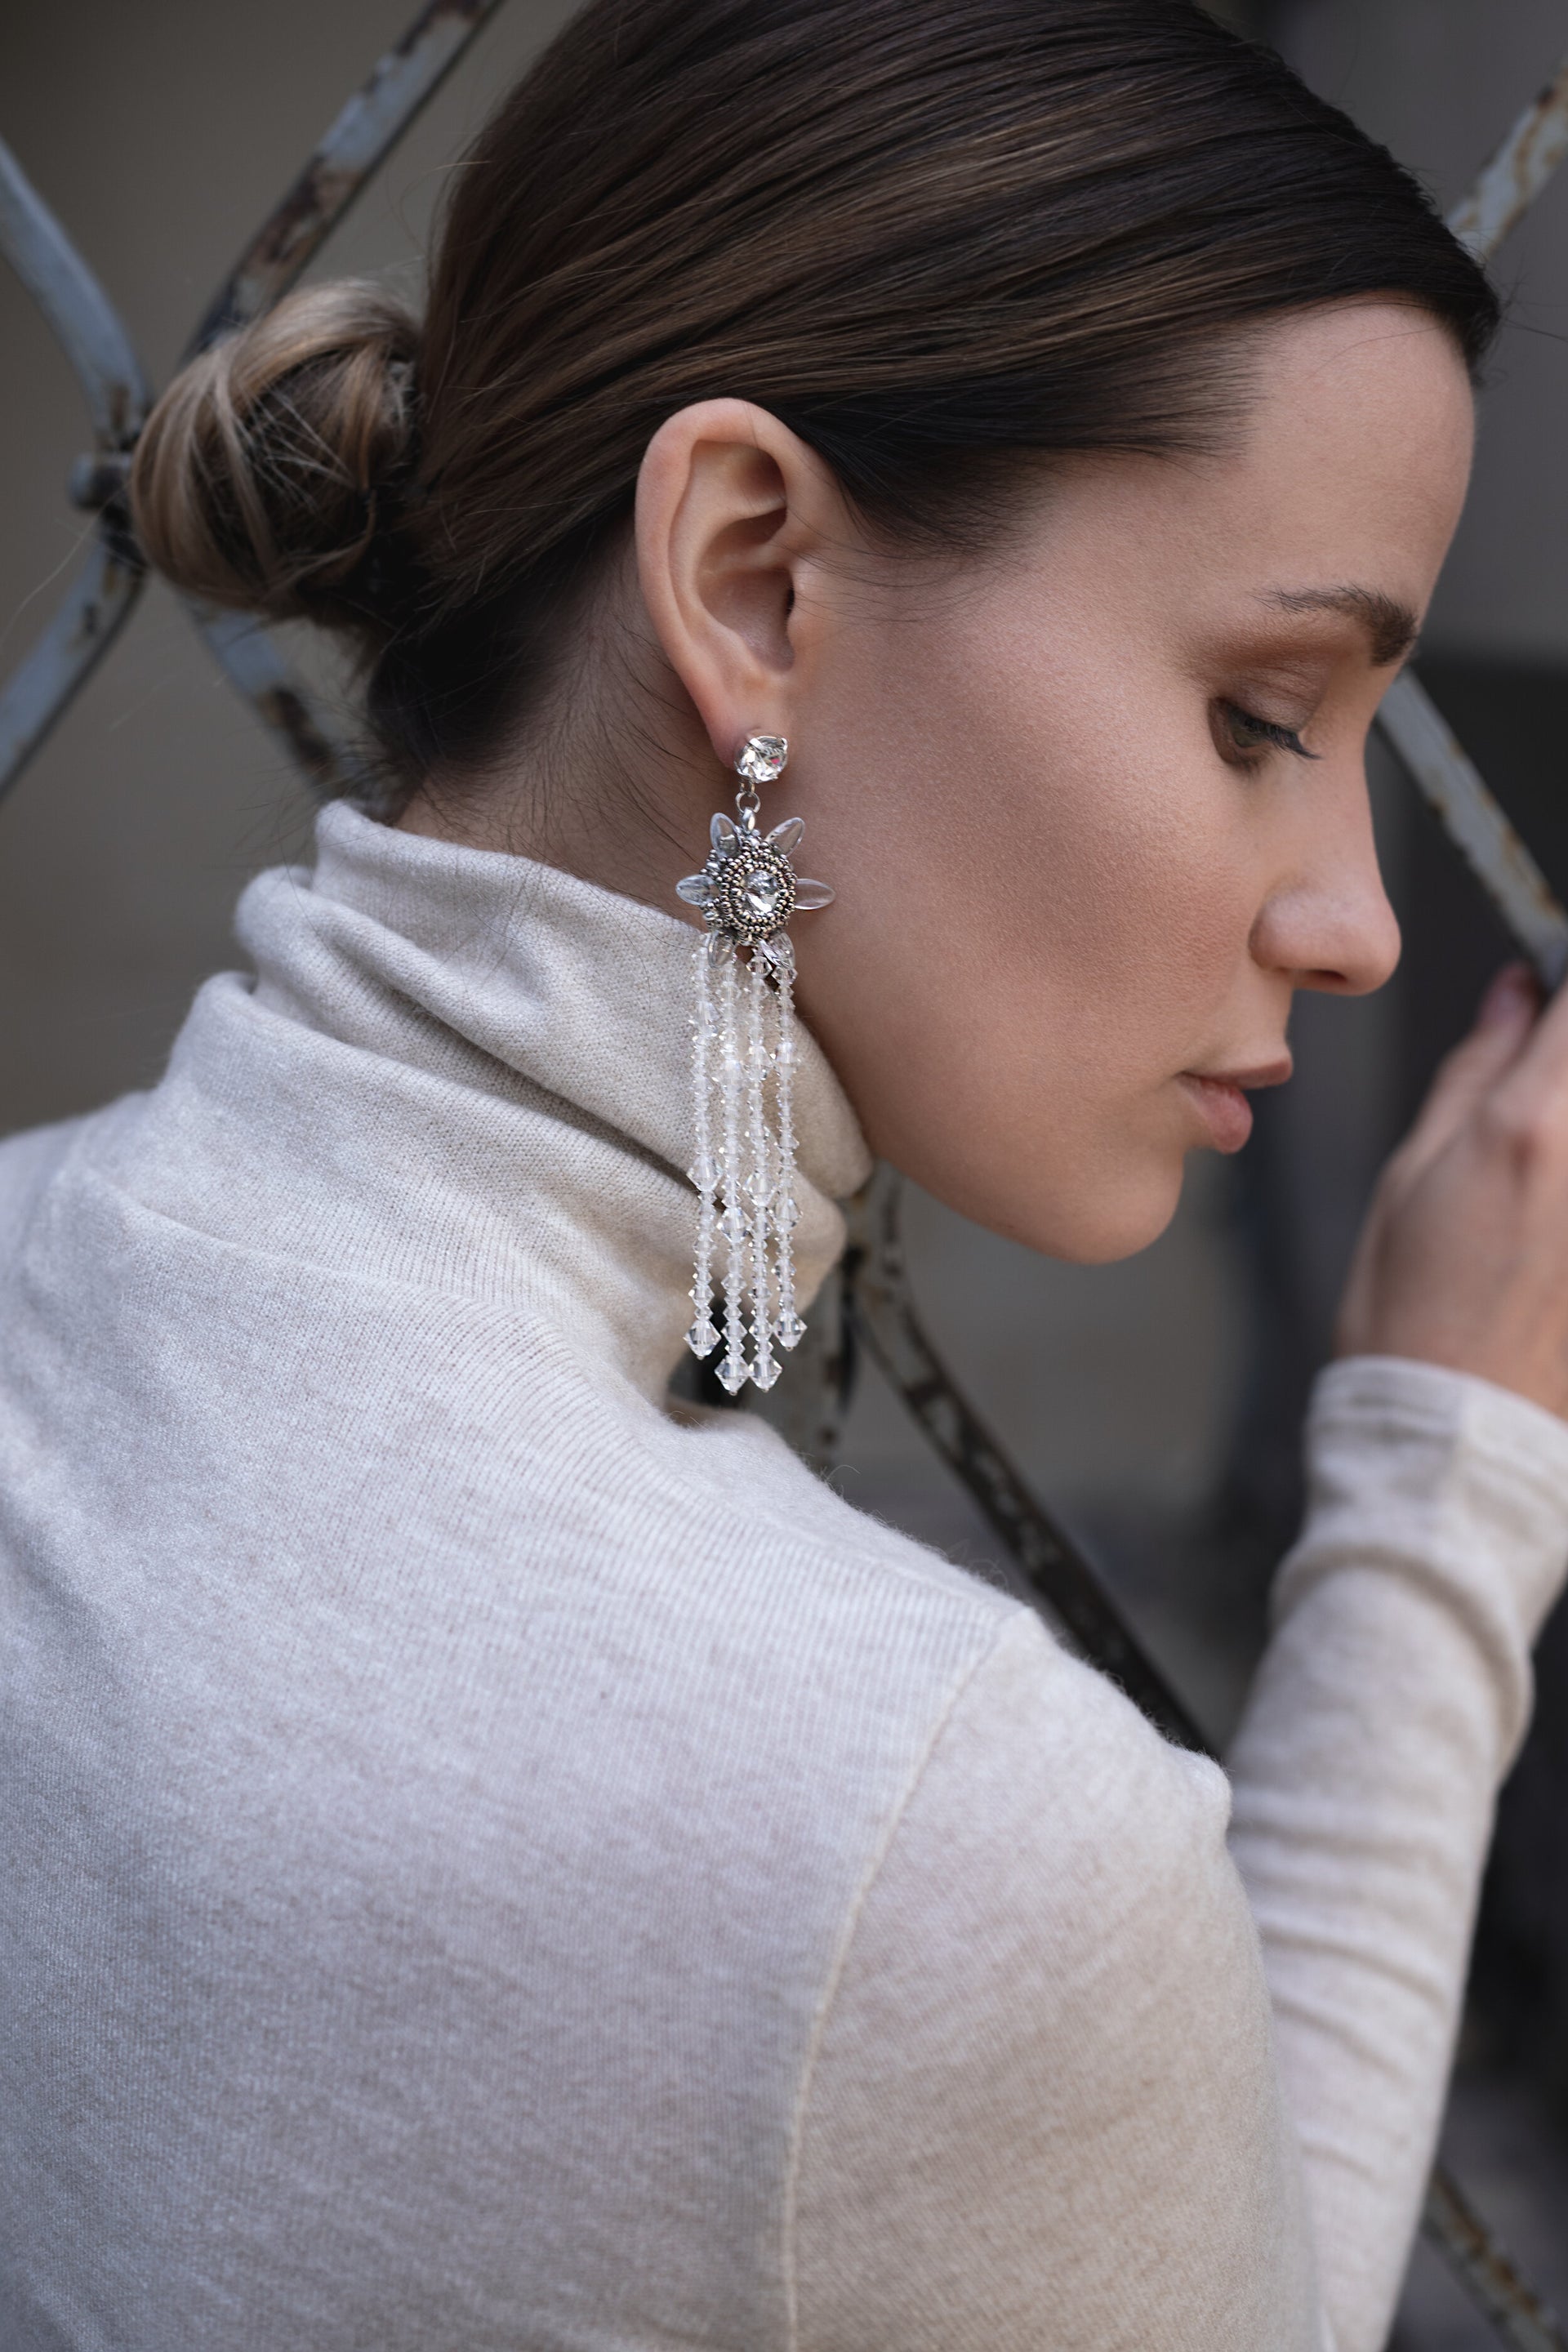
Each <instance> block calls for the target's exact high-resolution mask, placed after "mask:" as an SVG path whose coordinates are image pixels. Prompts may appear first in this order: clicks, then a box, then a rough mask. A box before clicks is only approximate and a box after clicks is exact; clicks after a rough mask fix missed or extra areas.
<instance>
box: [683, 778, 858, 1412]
mask: <svg viewBox="0 0 1568 2352" xmlns="http://www.w3.org/2000/svg"><path fill="white" fill-rule="evenodd" d="M788 757H789V745H788V744H787V743H786V741H785V740H784V737H783V736H782V735H748V736H747V738H746V740H745V742H744V743H743V744H742V747H741V751H740V756H739V757H738V759H737V760H736V761H735V772H736V774H737V775H738V776H739V777H740V779H741V789H740V791H739V792H738V793H736V795H735V811H736V814H735V815H734V816H733V817H728V816H726V815H725V814H723V812H722V811H721V812H720V813H719V814H717V815H716V816H715V817H714V819H713V821H712V824H711V825H710V827H709V841H710V849H709V854H708V863H707V864H706V865H705V866H703V868H702V871H701V873H700V874H689V875H688V876H687V877H686V879H685V880H684V881H683V882H679V883H677V885H676V888H677V890H678V891H679V895H680V897H681V898H684V899H685V901H686V903H687V905H688V906H689V907H700V908H701V909H702V911H703V913H704V915H705V916H706V918H707V920H708V936H707V938H706V939H705V940H700V941H699V943H698V948H697V954H696V1003H695V1005H694V1007H693V1011H692V1020H691V1108H692V1125H693V1128H694V1129H695V1131H696V1134H695V1142H696V1151H695V1157H694V1158H693V1160H692V1163H691V1168H690V1171H689V1173H690V1177H691V1181H692V1182H693V1184H695V1186H696V1187H697V1257H696V1265H695V1269H694V1272H693V1276H692V1283H691V1297H692V1302H693V1304H694V1306H695V1307H696V1309H697V1315H696V1319H695V1320H694V1322H693V1323H692V1326H691V1328H690V1329H689V1331H688V1333H687V1335H686V1344H687V1346H688V1347H689V1349H691V1352H692V1354H693V1355H695V1356H708V1355H710V1354H711V1353H712V1351H713V1349H715V1348H716V1347H717V1346H718V1345H719V1342H720V1340H721V1339H722V1340H723V1343H724V1353H723V1356H722V1358H721V1361H720V1364H719V1378H720V1380H721V1381H722V1383H723V1385H724V1387H725V1388H727V1389H728V1390H729V1391H730V1393H731V1396H733V1395H734V1393H735V1391H737V1390H738V1389H740V1388H742V1387H743V1386H744V1384H745V1382H746V1381H754V1382H755V1383H756V1385H757V1387H758V1388H760V1389H771V1388H772V1386H773V1382H774V1381H776V1380H777V1378H778V1376H779V1372H780V1370H781V1366H780V1364H779V1361H778V1359H777V1357H776V1356H775V1355H774V1353H773V1348H774V1345H775V1343H776V1344H777V1345H778V1346H779V1347H781V1348H793V1347H794V1346H795V1342H796V1340H798V1339H800V1338H801V1337H802V1336H803V1334H804V1333H805V1324H804V1323H803V1322H802V1321H801V1319H800V1316H799V1314H798V1313H797V1312H796V1309H795V1224H796V1223H797V1221H798V1219H799V1216H800V1208H799V1204H798V1202H796V1200H795V1108H794V1091H793V1090H794V1081H795V1025H794V990H795V950H794V948H793V947H792V946H791V944H790V940H789V934H788V929H787V926H788V923H789V920H790V918H791V917H792V916H793V915H797V914H804V913H805V912H806V911H807V910H808V909H810V908H815V907H826V906H827V905H829V904H830V903H831V901H832V898H833V892H832V891H831V890H830V889H829V888H828V887H827V885H826V882H810V881H807V880H806V879H805V877H804V876H803V875H798V874H797V873H796V872H795V867H794V866H793V865H792V863H791V862H790V853H791V851H792V850H794V849H795V847H796V846H797V845H798V844H799V841H800V837H801V835H802V834H803V833H804V832H805V820H804V818H801V817H798V816H791V817H786V818H785V819H784V823H783V824H775V825H774V827H773V831H772V832H771V833H769V834H763V833H762V832H760V831H759V830H758V826H757V812H758V810H759V809H760V808H761V806H762V802H761V799H760V798H759V795H758V791H757V787H758V786H759V784H771V783H773V782H775V781H776V780H777V778H778V777H779V776H781V775H782V774H783V773H784V762H785V761H786V760H787V759H788ZM742 951H743V952H744V954H745V957H746V961H745V962H744V963H742V961H741V959H742ZM719 1244H722V1251H721V1255H722V1265H721V1267H720V1268H717V1269H716V1267H715V1265H714V1258H715V1254H716V1251H717V1250H718V1247H719ZM716 1290H717V1291H718V1292H719V1293H720V1294H721V1296H720V1297H718V1298H716V1297H715V1291H716ZM716 1308H717V1309H718V1312H719V1313H720V1315H721V1322H722V1328H721V1326H720V1325H719V1324H716V1323H715V1321H714V1319H713V1317H714V1312H715V1309H716ZM748 1346H749V1349H750V1352H749V1353H748Z"/></svg>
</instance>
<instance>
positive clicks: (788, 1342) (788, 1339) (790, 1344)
mask: <svg viewBox="0 0 1568 2352" xmlns="http://www.w3.org/2000/svg"><path fill="white" fill-rule="evenodd" d="M715 1337H717V1334H715ZM773 1337H774V1339H776V1340H777V1341H778V1343H779V1346H780V1347H781V1348H795V1347H798V1346H799V1344H800V1342H801V1340H802V1339H805V1324H804V1323H803V1322H802V1321H801V1319H800V1317H799V1316H798V1315H797V1314H796V1313H795V1308H794V1307H785V1308H784V1312H783V1314H782V1315H781V1316H780V1317H779V1318H778V1321H777V1322H776V1323H775V1324H774V1325H773Z"/></svg>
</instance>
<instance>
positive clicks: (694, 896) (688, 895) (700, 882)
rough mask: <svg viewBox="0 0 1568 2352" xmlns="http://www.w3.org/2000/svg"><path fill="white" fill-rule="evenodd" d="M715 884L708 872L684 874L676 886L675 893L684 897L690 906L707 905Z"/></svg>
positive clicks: (679, 896)
mask: <svg viewBox="0 0 1568 2352" xmlns="http://www.w3.org/2000/svg"><path fill="white" fill-rule="evenodd" d="M712 889H713V885H712V882H711V881H710V878H709V877H708V876H707V875H706V874H683V875H682V876H681V877H680V880H679V882H678V883H677V884H676V886H675V895H676V897H677V898H684V899H685V901H686V903H687V905H688V906H689V907H705V906H706V905H707V904H708V900H709V898H710V895H711V893H712Z"/></svg>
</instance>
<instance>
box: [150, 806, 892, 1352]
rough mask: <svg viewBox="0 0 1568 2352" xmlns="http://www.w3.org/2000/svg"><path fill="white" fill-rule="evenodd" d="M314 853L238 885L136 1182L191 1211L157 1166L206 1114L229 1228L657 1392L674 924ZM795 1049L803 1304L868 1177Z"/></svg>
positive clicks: (344, 811) (190, 1152)
mask: <svg viewBox="0 0 1568 2352" xmlns="http://www.w3.org/2000/svg"><path fill="white" fill-rule="evenodd" d="M317 848H318V856H317V863H316V866H315V867H314V869H313V870H312V871H309V872H303V871H291V870H279V871H275V872H272V873H269V874H264V875H262V876H261V877H259V878H258V880H257V881H256V882H254V883H253V884H252V885H251V886H250V887H249V889H248V890H247V892H246V894H245V897H244V898H243V900H242V901H241V906H240V913H239V919H238V924H237V929H238V933H239V937H240V940H241V942H242V944H243V945H244V946H245V947H246V948H247V950H248V951H249V953H250V954H251V956H252V957H253V959H254V961H255V964H256V970H257V981H256V984H255V987H254V989H249V988H247V986H246V985H245V984H244V983H243V982H238V981H236V980H234V979H233V978H232V977H231V978H229V979H228V980H226V981H219V982H213V983H210V984H209V987H208V989H207V990H205V991H204V992H203V996H202V997H201V998H200V999H198V1002H197V1005H196V1008H195V1012H194V1013H193V1015H192V1018H191V1021H190V1022H189V1024H187V1027H186V1030H185V1032H184V1034H183V1035H182V1038H181V1041H180V1045H179V1046H178V1047H177V1048H176V1052H175V1055H174V1060H173V1062H172V1064H171V1068H170V1073H169V1077H168V1079H167V1080H166V1081H165V1085H164V1087H163V1088H162V1089H160V1093H161V1094H162V1095H163V1096H165V1097H168V1098H169V1100H168V1108H167V1112H166V1115H165V1117H164V1119H163V1127H164V1129H165V1130H167V1129H168V1127H169V1121H170V1118H173V1121H174V1129H176V1130H177V1134H170V1133H167V1132H165V1139H164V1147H163V1149H162V1150H157V1149H156V1148H155V1145H154V1143H153V1136H152V1135H151V1134H149V1133H148V1132H147V1122H143V1123H142V1143H141V1145H140V1146H139V1147H137V1148H134V1149H131V1150H130V1160H134V1161H136V1162H137V1163H138V1166H139V1172H138V1173H137V1174H136V1175H135V1177H134V1180H133V1181H135V1185H136V1189H138V1190H140V1191H142V1192H147V1191H148V1190H149V1189H150V1188H153V1189H155V1190H156V1191H157V1192H158V1195H159V1198H160V1201H161V1203H162V1205H163V1206H164V1207H165V1208H167V1209H168V1210H169V1211H170V1212H171V1213H175V1214H179V1213H183V1211H182V1202H181V1199H180V1198H179V1197H177V1196H179V1195H181V1194H182V1193H184V1195H185V1196H186V1197H187V1199H188V1200H189V1201H190V1202H195V1200H196V1198H197V1197H198V1194H199V1195H200V1197H201V1198H202V1199H203V1200H204V1202H207V1203H209V1204H210V1202H211V1198H212V1192H211V1187H210V1183H205V1184H204V1182H203V1181H202V1180H201V1179H199V1178H197V1177H196V1176H195V1174H188V1175H187V1174H185V1173H182V1171H189V1169H190V1163H191V1160H192V1159H193V1157H197V1158H202V1159H205V1160H208V1162H209V1164H208V1167H207V1170H206V1171H205V1172H206V1176H207V1177H208V1178H210V1175H211V1167H210V1157H211V1151H212V1149H213V1148H214V1143H213V1137H214V1122H213V1118H212V1112H213V1110H214V1108H217V1109H218V1110H219V1111H220V1113H221V1117H220V1118H219V1119H218V1121H217V1134H218V1142H217V1145H216V1148H217V1149H220V1150H222V1151H223V1154H224V1177H225V1184H224V1188H223V1192H224V1198H225V1200H226V1202H227V1204H228V1205H227V1207H226V1211H225V1217H226V1222H227V1223H228V1225H229V1228H230V1230H231V1231H232V1233H233V1234H234V1236H235V1237H236V1238H237V1239H242V1240H245V1241H247V1242H249V1243H250V1244H252V1245H258V1246H265V1247H269V1248H274V1247H282V1246H284V1245H285V1244H286V1246H287V1252H288V1254H289V1255H293V1256H296V1257H300V1256H304V1257H313V1258H315V1259H316V1260H317V1261H318V1262H323V1261H325V1262H330V1263H331V1265H332V1266H333V1267H334V1269H336V1270H338V1271H342V1272H360V1273H369V1274H372V1275H374V1276H379V1277H380V1278H384V1279H392V1280H396V1281H414V1282H417V1283H420V1284H422V1285H426V1286H431V1285H433V1286H438V1287H442V1288H445V1289H447V1290H453V1291H458V1292H462V1293H466V1294H468V1295H470V1296H472V1295H479V1296H482V1297H486V1298H488V1299H492V1300H496V1301H498V1302H499V1301H506V1302H509V1303H512V1304H517V1305H521V1306H525V1307H527V1308H528V1309H529V1310H530V1311H531V1312H532V1313H534V1314H537V1315H541V1316H542V1317H543V1318H545V1319H547V1320H548V1321H550V1322H551V1323H552V1325H553V1326H554V1327H555V1328H556V1329H557V1331H558V1332H559V1334H560V1335H561V1337H562V1338H563V1340H564V1341H565V1342H566V1344H568V1345H570V1346H571V1347H573V1348H574V1349H577V1350H579V1351H580V1350H583V1349H590V1350H593V1351H595V1352H596V1353H603V1354H607V1355H608V1356H609V1357H610V1358H611V1359H612V1360H614V1361H615V1362H616V1365H617V1366H618V1368H619V1369H620V1370H622V1371H623V1372H624V1373H625V1374H626V1375H627V1376H628V1377H629V1378H631V1379H632V1380H633V1381H635V1382H636V1384H637V1387H638V1388H639V1389H641V1390H642V1391H644V1392H645V1393H646V1394H648V1395H650V1396H654V1395H658V1394H660V1393H662V1391H663V1390H664V1388H665V1387H666V1385H667V1383H668V1378H669V1374H670V1371H671V1370H672V1369H673V1367H674V1366H675V1364H676V1363H677V1362H678V1361H679V1358H680V1351H681V1339H682V1334H683V1333H684V1331H685V1328H686V1326H687V1324H688V1322H689V1319H690V1317H691V1312H692V1309H691V1302H690V1299H689V1296H688V1291H689V1285H690V1280H691V1244H692V1238H693V1232H694V1223H695V1202H696V1196H695V1193H694V1192H693V1189H692V1187H691V1184H690V1182H689V1180H688V1178H687V1177H686V1175H685V1172H684V1171H685V1170H686V1168H687V1166H688V1164H689V1160H690V1157H691V1150H692V1145H691V1128H690V1119H691V1108H690V1104H691V1094H690V1078H689V1052H690V1044H689V1038H690V1031H689V1008H690V1003H691V994H692V964H691V951H692V946H693V941H694V933H693V931H692V929H690V927H689V926H688V925H686V924H684V923H682V922H680V921H679V920H678V919H676V918H675V917H673V916H668V915H664V914H660V913H658V912H657V911H656V910H654V909H653V908H647V907H644V906H640V905H638V904H637V902H636V901H635V900H632V899H629V898H619V897H616V896H615V895H614V894H612V893H610V892H608V891H605V890H600V889H597V888H595V887H594V886H593V885H592V884H590V883H586V882H583V881H579V880H578V879H576V878H575V877H574V876H571V875H568V874H563V873H561V872H558V871H557V870H555V869H554V868H552V867H550V866H539V865H535V864H533V863H532V862H531V861H530V860H527V859H522V858H517V857H511V856H505V855H501V854H498V853H496V852H492V851H486V850H477V849H469V848H465V847H462V846H459V845H456V844H453V843H447V842H441V841H434V840H430V839H427V838H426V837H424V836H422V835H414V834H409V833H403V832H398V831H395V830H394V829H392V828H390V827H388V826H385V825H383V824H376V823H374V822H373V821H372V820H371V819H369V818H367V817H365V816H363V815H362V814H359V813H358V812H357V811H355V810H353V809H352V808H349V807H347V806H345V805H342V804H337V805H334V806H332V807H330V808H329V809H327V810H326V811H325V812H324V814H322V816H321V819H320V822H319V826H318V834H317ZM796 1045H797V1051H798V1054H799V1064H798V1071H797V1076H796V1081H795V1124H796V1129H797V1132H798V1138H799V1144H798V1154H799V1176H800V1181H799V1186H798V1196H799V1201H800V1206H801V1212H802V1213H801V1220H800V1223H799V1226H798V1228H797V1229H796V1234H795V1246H796V1255H797V1264H798V1268H799V1288H800V1296H801V1298H802V1300H803V1302H804V1301H805V1299H807V1298H809V1297H811V1295H812V1294H813V1293H814V1292H815V1291H816V1289H817V1287H818V1286H819V1285H820V1284H821V1281H822V1279H823V1277H824V1276H825V1275H826V1272H827V1270H828V1268H829V1267H830V1266H831V1265H832V1264H833V1263H834V1261H835V1259H836V1258H837V1255H838V1253H839V1251H840V1249H841V1248H842V1246H843V1241H844V1226H843V1220H842V1217H841V1216H840V1214H839V1212H838V1210H837V1207H836V1205H835V1202H837V1200H839V1199H842V1198H843V1197H844V1196H845V1195H846V1194H847V1193H848V1192H852V1191H853V1190H854V1189H855V1188H856V1186H857V1185H858V1184H859V1183H860V1182H862V1181H864V1179H865V1177H866V1175H867V1174H868V1171H869V1165H870V1162H869V1160H868V1154H867V1151H866V1147H865V1144H864V1142H863V1140H862V1139H861V1136H860V1133H859V1129H858V1126H857V1124H856V1120H855V1117H854V1113H853V1112H852V1110H851V1109H850V1107H849V1104H848V1102H847V1099H846V1097H845V1095H844V1093H843V1090H842V1088H841V1087H839V1085H838V1082H837V1079H836V1078H835V1076H834V1075H833V1072H832V1070H831V1069H830V1068H829V1066H828V1064H827V1061H826V1057H825V1056H824V1055H823V1053H822V1051H821V1048H820V1047H819V1046H818V1045H816V1041H815V1039H813V1038H812V1037H811V1035H810V1034H809V1033H808V1032H807V1031H805V1029H804V1028H801V1029H800V1030H799V1032H798V1034H797V1039H796ZM157 1099H158V1098H157V1097H154V1098H153V1100H154V1105H156V1103H157ZM193 1102H199V1103H200V1105H201V1106H202V1107H203V1108H204V1116H203V1117H200V1118H197V1117H195V1116H194V1115H193V1114H192V1110H191V1105H192V1104H193ZM181 1105H184V1108H183V1109H182V1108H180V1106H181ZM236 1120H239V1121H241V1122H243V1124H244V1126H245V1127H246V1128H247V1130H249V1132H248V1134H247V1137H245V1138H237V1136H236V1134H235V1122H236ZM158 1123H159V1122H158V1120H157V1118H156V1117H154V1118H153V1120H152V1122H151V1125H152V1128H153V1129H154V1130H155V1129H156V1128H157V1126H158ZM125 1141H126V1145H127V1147H128V1149H129V1148H130V1146H131V1139H130V1138H129V1137H127V1138H126V1139H125ZM121 1181H132V1170H131V1167H130V1162H129V1160H128V1162H127V1165H126V1167H125V1168H124V1169H122V1171H121ZM185 1213H189V1212H185ZM200 1221H201V1222H202V1223H206V1224H208V1225H210V1224H211V1223H212V1222H213V1215H212V1211H211V1208H210V1205H208V1206H206V1207H205V1209H204V1212H203V1214H202V1217H201V1220H200Z"/></svg>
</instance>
